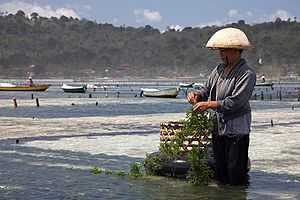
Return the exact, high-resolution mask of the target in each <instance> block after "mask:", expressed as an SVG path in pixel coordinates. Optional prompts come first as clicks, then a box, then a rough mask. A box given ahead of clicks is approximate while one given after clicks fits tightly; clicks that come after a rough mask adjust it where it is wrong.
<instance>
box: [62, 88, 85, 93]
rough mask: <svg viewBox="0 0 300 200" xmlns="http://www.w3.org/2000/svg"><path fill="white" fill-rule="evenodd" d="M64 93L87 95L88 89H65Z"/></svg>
mask: <svg viewBox="0 0 300 200" xmlns="http://www.w3.org/2000/svg"><path fill="white" fill-rule="evenodd" d="M63 91H64V92H68V93H85V91H86V89H85V88H71V89H66V88H63Z"/></svg>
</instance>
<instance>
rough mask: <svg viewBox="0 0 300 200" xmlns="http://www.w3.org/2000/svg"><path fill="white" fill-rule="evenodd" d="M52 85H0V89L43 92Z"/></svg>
mask: <svg viewBox="0 0 300 200" xmlns="http://www.w3.org/2000/svg"><path fill="white" fill-rule="evenodd" d="M49 86H50V85H33V86H29V85H16V86H13V87H10V86H7V87H5V86H0V91H36V92H43V91H46V90H47V89H48V88H49Z"/></svg>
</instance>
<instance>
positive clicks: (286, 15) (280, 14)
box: [270, 10, 292, 21]
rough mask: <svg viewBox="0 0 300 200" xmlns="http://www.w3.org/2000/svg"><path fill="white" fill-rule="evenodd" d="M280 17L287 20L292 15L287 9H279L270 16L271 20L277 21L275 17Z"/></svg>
mask: <svg viewBox="0 0 300 200" xmlns="http://www.w3.org/2000/svg"><path fill="white" fill-rule="evenodd" d="M277 17H279V18H280V19H282V20H287V19H288V18H292V16H291V15H290V14H289V13H288V12H287V11H286V10H277V11H276V12H275V13H273V14H272V15H271V16H270V20H271V21H275V19H276V18H277Z"/></svg>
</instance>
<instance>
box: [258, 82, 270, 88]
mask: <svg viewBox="0 0 300 200" xmlns="http://www.w3.org/2000/svg"><path fill="white" fill-rule="evenodd" d="M256 86H258V87H273V83H272V82H260V83H256Z"/></svg>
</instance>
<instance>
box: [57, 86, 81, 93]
mask: <svg viewBox="0 0 300 200" xmlns="http://www.w3.org/2000/svg"><path fill="white" fill-rule="evenodd" d="M61 89H63V91H64V92H72V93H84V92H85V91H86V89H87V87H86V85H80V86H72V85H67V84H63V85H62V87H61Z"/></svg>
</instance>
